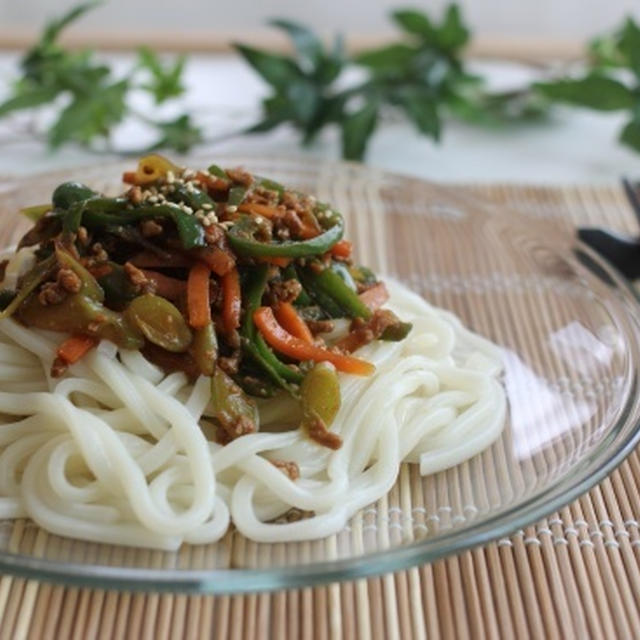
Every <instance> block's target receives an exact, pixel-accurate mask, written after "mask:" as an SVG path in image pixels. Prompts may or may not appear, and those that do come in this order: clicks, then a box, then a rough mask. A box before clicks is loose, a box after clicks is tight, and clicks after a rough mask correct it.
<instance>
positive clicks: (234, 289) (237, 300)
mask: <svg viewBox="0 0 640 640" xmlns="http://www.w3.org/2000/svg"><path fill="white" fill-rule="evenodd" d="M241 308H242V298H241V293H240V276H239V275H238V270H237V269H236V268H233V269H231V271H228V272H227V273H225V274H224V275H223V276H222V323H223V325H224V329H225V331H226V332H227V333H233V332H234V331H235V330H236V329H237V328H238V327H239V326H240V310H241Z"/></svg>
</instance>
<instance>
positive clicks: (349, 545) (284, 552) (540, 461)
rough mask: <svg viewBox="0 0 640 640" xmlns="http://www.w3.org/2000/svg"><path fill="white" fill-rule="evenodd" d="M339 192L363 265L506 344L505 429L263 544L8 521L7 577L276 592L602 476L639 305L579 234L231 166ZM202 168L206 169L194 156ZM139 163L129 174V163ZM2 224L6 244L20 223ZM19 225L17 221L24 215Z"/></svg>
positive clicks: (556, 496) (489, 520)
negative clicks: (292, 536) (132, 543)
mask: <svg viewBox="0 0 640 640" xmlns="http://www.w3.org/2000/svg"><path fill="white" fill-rule="evenodd" d="M221 163H222V164H227V165H236V164H243V165H245V166H247V167H248V168H250V169H252V170H254V171H257V172H259V173H261V174H263V175H267V176H271V177H273V178H275V179H277V180H281V181H282V182H285V183H286V184H288V185H292V186H295V187H297V188H299V189H301V190H304V191H310V192H313V193H316V194H317V195H318V197H319V198H321V199H322V200H327V201H329V202H332V203H333V204H334V206H336V207H337V208H338V209H340V210H341V211H342V212H343V213H344V215H345V218H346V221H347V227H348V231H347V233H348V237H349V238H350V239H351V240H353V242H354V245H355V247H356V248H357V256H358V259H359V260H360V261H361V262H362V263H364V264H368V265H370V266H372V267H373V268H374V269H375V270H376V271H378V272H380V273H386V274H390V275H393V276H395V277H396V278H398V279H400V280H402V281H403V282H405V283H406V284H407V285H408V286H409V287H411V288H412V289H413V290H414V291H416V292H418V293H420V294H421V295H423V296H424V297H426V298H427V299H428V300H429V301H431V302H432V303H434V304H436V305H439V306H441V307H444V308H446V309H450V310H451V311H453V312H455V313H456V314H457V315H458V316H460V318H462V320H463V321H464V322H465V324H466V325H467V326H469V327H470V328H471V329H473V330H474V331H477V332H478V333H480V334H482V335H485V336H487V337H488V338H490V339H491V340H493V341H494V342H495V343H497V344H498V345H500V346H501V347H502V349H503V353H504V360H505V372H504V384H505V387H506V390H507V394H508V401H509V412H508V413H509V416H508V422H507V425H506V428H505V430H504V433H503V435H502V437H501V438H500V439H499V440H498V441H497V442H496V443H495V444H494V445H493V446H491V447H489V448H488V449H487V450H485V451H484V452H483V453H481V454H479V455H477V456H476V457H474V458H473V459H471V460H469V461H468V462H465V463H463V464H461V465H458V466H457V467H455V468H453V469H449V470H448V471H445V472H442V473H438V474H435V475H432V476H428V477H421V476H420V474H419V472H418V468H417V466H412V465H403V466H402V468H401V470H400V474H399V476H398V480H397V483H396V485H395V486H394V487H393V489H392V490H391V491H390V492H389V494H388V495H387V496H385V497H384V498H382V499H381V500H379V501H378V502H377V503H376V504H372V505H370V506H369V507H368V508H366V509H364V510H363V511H361V512H360V513H358V514H357V515H356V516H354V517H353V518H352V519H351V521H350V522H349V523H348V526H346V527H345V528H344V530H342V531H341V532H340V533H339V534H337V535H334V536H331V537H329V538H327V539H323V540H319V541H313V542H302V543H297V544H291V543H286V544H284V543H277V544H258V543H254V542H251V541H249V540H247V539H245V538H243V537H242V536H241V535H239V534H238V532H233V531H231V532H229V533H228V534H227V535H226V536H225V538H224V539H223V540H221V541H220V542H218V543H216V544H211V545H206V546H183V547H182V548H181V549H180V550H179V551H178V552H176V553H166V552H160V551H145V550H140V549H133V548H126V547H116V546H109V545H100V544H94V543H86V542H80V541H76V540H71V539H67V538H61V537H58V536H54V535H50V534H47V533H46V532H44V531H42V530H40V529H38V528H37V527H36V526H35V525H34V524H33V523H31V522H29V521H24V520H19V521H17V522H9V521H4V522H0V572H9V573H15V574H19V575H23V576H27V577H30V578H37V579H50V580H55V581H63V582H68V583H75V584H83V585H89V586H96V587H109V588H113V587H116V588H126V589H129V590H131V589H134V590H144V589H150V590H176V591H178V590H179V591H191V592H210V593H223V592H227V593H230V592H241V591H251V590H262V589H280V588H289V587H296V586H302V585H310V584H315V583H319V582H329V581H334V580H345V579H354V578H359V577H362V576H367V575H372V574H378V573H383V572H388V571H396V570H398V569H402V568H405V567H409V566H412V565H416V564H419V563H425V562H430V561H433V560H436V559H438V558H441V557H443V556H446V555H449V554H453V553H457V552H460V551H462V550H463V549H466V548H468V547H471V546H474V545H478V544H483V543H486V542H488V541H490V540H493V539H495V538H498V537H501V536H505V535H507V534H510V533H512V532H514V531H515V530H517V529H519V528H522V527H524V526H525V525H527V524H529V523H532V522H534V521H536V520H538V519H540V518H541V517H543V516H545V515H547V514H548V513H550V512H552V511H554V510H556V509H558V508H559V507H561V506H563V505H565V504H566V503H568V502H570V501H571V500H573V499H574V498H576V497H578V496H579V495H580V494H581V493H583V492H585V491H586V490H587V489H589V488H590V487H591V486H592V485H594V484H595V483H596V482H598V481H599V480H601V479H602V478H604V477H605V475H606V474H608V473H609V472H610V471H611V470H612V469H613V468H614V467H615V466H616V465H618V464H619V463H620V462H621V461H622V459H623V458H624V456H625V455H626V454H628V453H629V452H630V451H631V450H632V448H633V447H634V445H635V444H636V442H637V441H638V438H639V432H638V431H637V428H636V427H637V425H638V421H639V416H640V406H639V396H638V393H637V385H638V378H637V371H638V368H639V366H640V357H639V356H640V352H639V335H640V334H639V327H638V321H637V319H638V317H640V315H639V314H638V306H637V303H636V300H635V298H634V296H633V294H632V292H631V291H630V290H629V288H628V286H627V285H626V284H625V283H624V282H623V281H622V280H621V278H620V277H619V276H618V275H617V274H616V273H614V272H613V271H612V269H611V268H610V267H609V266H607V265H606V264H604V263H603V262H602V261H601V260H600V259H599V258H598V257H597V256H596V255H594V254H593V253H592V252H590V251H589V250H588V249H587V248H586V247H584V246H581V245H580V244H578V243H577V242H576V241H575V239H574V238H573V236H572V235H570V234H569V233H568V232H566V231H563V230H562V229H561V228H560V227H554V226H553V223H552V222H550V221H549V220H548V219H547V220H540V219H539V218H536V216H535V215H531V214H528V215H523V214H519V213H517V212H514V211H511V210H507V209H504V208H502V209H501V208H497V207H495V206H491V205H486V204H482V203H481V202H480V201H479V200H478V198H476V197H472V196H471V195H469V194H470V192H468V191H467V192H466V193H463V192H461V191H460V190H456V189H455V188H453V187H441V186H436V185H432V184H428V183H425V182H421V181H417V180H412V179H408V178H402V177H398V176H393V175H389V174H385V173H381V172H378V171H375V170H371V169H366V168H363V167H360V166H355V165H345V164H312V163H310V162H308V161H307V160H305V161H303V162H301V161H293V160H275V159H266V158H263V159H260V158H257V159H256V158H227V159H222V161H221ZM191 164H192V166H203V165H204V166H206V164H207V160H206V159H200V160H198V159H195V160H193V161H192V163H191ZM128 168H130V166H129V167H128ZM122 169H123V167H122V166H108V167H101V168H94V169H90V170H87V169H84V170H81V171H77V172H73V173H72V174H66V175H64V174H58V175H54V174H48V175H45V176H40V177H38V178H37V179H33V178H32V179H29V181H28V182H22V183H20V182H13V183H12V182H11V181H9V180H5V181H3V182H0V212H1V213H2V216H3V220H7V216H9V215H11V216H13V215H14V212H15V211H16V210H17V209H18V208H19V207H20V206H24V205H28V204H34V203H38V202H40V201H47V200H48V198H49V195H50V193H51V190H52V189H53V187H55V185H57V184H58V183H59V182H61V181H62V180H63V179H69V178H73V179H79V180H81V181H85V182H88V183H90V184H92V185H94V186H96V187H98V188H101V189H104V190H107V191H115V190H116V189H118V188H119V176H120V174H121V171H122ZM10 220H11V222H10V223H9V224H6V223H5V225H3V228H2V234H3V236H2V238H1V240H2V242H3V243H4V244H9V243H11V242H14V241H15V240H16V239H17V238H18V237H19V234H20V232H21V231H22V229H23V228H24V226H23V227H19V225H20V224H21V223H19V221H18V218H17V217H11V218H10ZM14 221H15V224H14Z"/></svg>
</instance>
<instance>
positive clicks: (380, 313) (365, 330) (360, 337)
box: [335, 309, 400, 353]
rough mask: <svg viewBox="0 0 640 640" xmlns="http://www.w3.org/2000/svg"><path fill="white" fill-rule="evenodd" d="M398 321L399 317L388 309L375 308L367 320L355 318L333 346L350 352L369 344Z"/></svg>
mask: <svg viewBox="0 0 640 640" xmlns="http://www.w3.org/2000/svg"><path fill="white" fill-rule="evenodd" d="M398 323H400V319H399V318H398V316H396V314H395V313H393V311H390V310H389V309H376V311H374V312H373V315H372V316H371V318H369V320H364V319H362V318H355V319H354V320H353V321H352V322H351V331H350V332H349V334H348V335H347V336H345V337H344V338H342V340H340V341H339V342H338V343H337V344H336V345H335V346H336V348H337V349H339V350H340V351H344V352H348V353H352V352H353V351H356V349H359V348H360V347H363V346H364V345H365V344H369V343H370V342H373V341H374V340H377V339H378V338H380V336H381V335H382V334H383V333H384V332H385V330H386V329H388V328H389V327H391V326H393V325H395V324H398Z"/></svg>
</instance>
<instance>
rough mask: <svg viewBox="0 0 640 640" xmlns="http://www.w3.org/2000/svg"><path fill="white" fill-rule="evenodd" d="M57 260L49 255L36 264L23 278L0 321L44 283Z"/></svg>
mask: <svg viewBox="0 0 640 640" xmlns="http://www.w3.org/2000/svg"><path fill="white" fill-rule="evenodd" d="M57 262H58V260H57V258H56V256H55V255H50V256H49V257H48V258H47V259H46V260H43V261H42V262H39V263H38V264H36V265H35V266H34V267H33V268H32V269H31V271H29V272H28V273H27V274H26V275H25V276H24V280H23V283H22V287H20V291H18V294H17V295H16V297H15V298H14V299H13V300H12V301H11V302H10V303H9V304H8V305H7V307H6V308H5V309H4V311H2V313H0V320H2V319H4V318H8V317H10V316H11V315H12V314H13V313H14V312H15V311H16V309H17V308H18V307H19V306H20V305H21V304H22V303H23V302H24V301H25V300H26V299H27V298H28V297H29V296H30V295H31V293H32V292H33V291H35V290H36V289H37V287H38V286H39V285H40V284H41V283H42V282H44V280H45V279H46V278H47V276H48V275H49V274H50V273H51V271H52V270H53V269H54V267H55V266H56V264H57Z"/></svg>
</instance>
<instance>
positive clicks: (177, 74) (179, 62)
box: [138, 47, 187, 104]
mask: <svg viewBox="0 0 640 640" xmlns="http://www.w3.org/2000/svg"><path fill="white" fill-rule="evenodd" d="M186 60H187V59H186V56H179V57H178V58H177V59H176V61H175V62H174V64H173V65H166V66H163V64H162V62H161V61H160V57H159V56H158V54H157V53H155V52H154V51H152V50H151V49H149V48H148V47H141V48H140V49H138V64H139V65H140V67H141V68H142V69H145V70H146V71H148V72H149V74H150V76H151V78H150V82H148V83H147V84H144V85H142V88H143V89H146V90H147V91H149V92H150V93H151V94H152V95H153V97H154V99H155V101H156V104H161V103H162V102H165V101H166V100H169V99H170V98H176V97H178V96H181V95H182V94H183V93H184V91H185V89H184V85H183V84H182V72H183V71H184V65H185V62H186Z"/></svg>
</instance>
